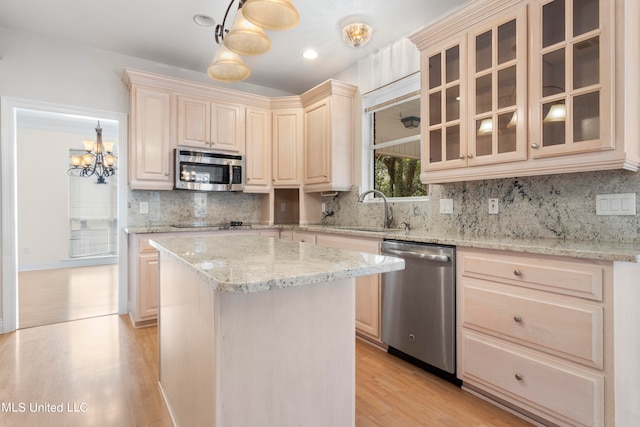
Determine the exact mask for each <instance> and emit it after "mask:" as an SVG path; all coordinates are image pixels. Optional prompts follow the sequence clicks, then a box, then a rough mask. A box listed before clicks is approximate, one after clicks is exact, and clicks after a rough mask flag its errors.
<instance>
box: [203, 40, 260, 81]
mask: <svg viewBox="0 0 640 427" xmlns="http://www.w3.org/2000/svg"><path fill="white" fill-rule="evenodd" d="M207 74H208V75H209V77H211V78H212V79H213V80H218V81H220V82H235V81H238V80H244V79H246V78H247V77H249V74H251V72H250V71H249V68H248V67H247V66H246V65H245V64H244V62H243V61H242V59H241V58H240V55H238V54H237V53H235V52H232V51H230V50H229V49H227V48H226V47H225V45H224V44H219V45H218V52H216V56H215V57H214V58H213V62H212V63H211V65H209V68H208V69H207Z"/></svg>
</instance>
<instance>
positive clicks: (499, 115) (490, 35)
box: [467, 7, 527, 165]
mask: <svg viewBox="0 0 640 427" xmlns="http://www.w3.org/2000/svg"><path fill="white" fill-rule="evenodd" d="M525 31H526V8H524V7H519V8H517V9H516V11H514V12H511V13H510V14H506V15H501V16H500V17H499V18H498V19H495V20H492V21H490V22H487V23H485V24H483V25H481V26H479V27H478V28H477V29H476V30H473V31H471V32H470V34H469V67H470V69H471V73H470V78H469V82H470V84H471V87H470V90H469V92H470V94H469V95H470V96H469V99H470V102H469V109H470V111H471V114H470V120H471V123H473V127H472V128H471V129H470V130H469V133H468V138H469V141H470V144H469V145H470V146H469V152H468V153H467V157H468V164H469V165H477V164H487V163H496V162H506V161H513V160H523V159H526V157H527V146H526V137H527V135H526V123H527V120H526V119H527V109H526V106H527V99H526V96H527V91H526V83H527V69H526V63H527V57H526V32H525Z"/></svg>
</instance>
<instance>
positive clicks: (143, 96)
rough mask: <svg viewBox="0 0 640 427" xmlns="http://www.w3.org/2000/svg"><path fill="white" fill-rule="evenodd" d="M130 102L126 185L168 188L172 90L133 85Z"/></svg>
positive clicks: (137, 187)
mask: <svg viewBox="0 0 640 427" xmlns="http://www.w3.org/2000/svg"><path fill="white" fill-rule="evenodd" d="M132 103H133V107H132V110H133V111H132V116H133V117H132V120H131V134H132V141H130V153H131V154H130V157H131V158H130V170H129V185H130V187H131V188H132V189H157V190H165V189H171V188H173V180H172V176H171V164H170V159H171V156H169V155H168V153H170V152H171V149H172V147H173V146H172V144H171V139H172V138H171V94H170V93H169V92H166V91H163V90H156V89H151V88H143V87H136V88H134V89H133V90H132Z"/></svg>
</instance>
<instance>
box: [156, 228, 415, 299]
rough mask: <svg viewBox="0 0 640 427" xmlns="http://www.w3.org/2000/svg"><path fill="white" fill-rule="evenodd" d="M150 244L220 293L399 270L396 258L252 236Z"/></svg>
mask: <svg viewBox="0 0 640 427" xmlns="http://www.w3.org/2000/svg"><path fill="white" fill-rule="evenodd" d="M150 243H151V245H152V246H153V247H155V248H156V249H158V251H160V253H161V254H165V255H167V256H169V257H171V258H173V259H176V260H179V261H181V262H184V263H185V264H188V265H190V266H192V267H193V268H194V269H195V270H196V271H197V272H198V274H199V275H200V276H201V277H203V278H204V279H205V280H206V281H207V282H208V283H210V284H211V285H212V286H214V287H215V289H217V290H219V291H221V292H229V293H251V292H260V291H268V290H271V289H281V288H288V287H293V286H301V285H310V284H319V283H326V282H330V281H334V280H339V279H346V278H351V277H357V276H365V275H369V274H378V273H385V272H388V271H395V270H402V269H403V268H404V261H403V260H402V259H400V258H395V257H389V256H383V255H374V254H367V253H362V252H354V251H348V250H341V249H334V248H326V247H322V246H315V245H311V244H307V243H297V242H291V241H286V240H279V239H274V238H272V237H263V236H255V235H237V236H233V238H230V237H229V236H228V235H227V236H215V235H213V236H193V237H191V236H180V237H168V236H167V237H162V236H161V235H159V236H158V237H157V238H153V239H152V240H151V241H150Z"/></svg>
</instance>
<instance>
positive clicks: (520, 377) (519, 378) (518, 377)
mask: <svg viewBox="0 0 640 427" xmlns="http://www.w3.org/2000/svg"><path fill="white" fill-rule="evenodd" d="M515 377H516V380H518V381H522V379H523V378H524V377H523V376H522V374H521V373H520V372H516V375H515Z"/></svg>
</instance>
